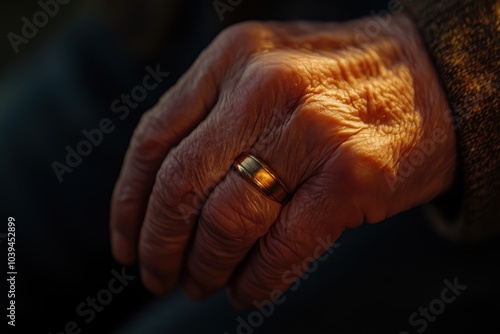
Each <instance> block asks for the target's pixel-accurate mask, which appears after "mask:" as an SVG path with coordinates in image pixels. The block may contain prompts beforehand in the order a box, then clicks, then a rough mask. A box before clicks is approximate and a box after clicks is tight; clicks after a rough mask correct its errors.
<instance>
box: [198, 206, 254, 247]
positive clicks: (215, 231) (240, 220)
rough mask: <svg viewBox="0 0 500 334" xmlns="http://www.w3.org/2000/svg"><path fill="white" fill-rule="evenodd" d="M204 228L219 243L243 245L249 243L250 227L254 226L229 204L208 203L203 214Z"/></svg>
mask: <svg viewBox="0 0 500 334" xmlns="http://www.w3.org/2000/svg"><path fill="white" fill-rule="evenodd" d="M201 220H202V221H203V228H205V229H206V231H207V232H208V233H210V234H211V235H212V236H213V238H214V239H215V240H216V241H217V242H221V243H223V244H228V243H231V244H233V245H234V244H241V243H246V242H248V239H249V236H248V234H247V232H248V226H249V225H251V224H252V222H250V221H249V220H248V218H246V217H245V216H244V215H242V214H239V213H237V211H236V210H235V208H234V207H233V206H232V205H229V204H228V203H221V202H220V201H216V202H215V203H214V201H208V202H207V203H206V205H205V206H204V207H203V210H202V213H201Z"/></svg>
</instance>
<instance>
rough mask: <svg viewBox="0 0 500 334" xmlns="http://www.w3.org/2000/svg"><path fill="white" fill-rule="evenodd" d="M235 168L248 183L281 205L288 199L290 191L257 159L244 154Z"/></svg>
mask: <svg viewBox="0 0 500 334" xmlns="http://www.w3.org/2000/svg"><path fill="white" fill-rule="evenodd" d="M233 166H234V167H235V168H236V170H237V171H238V172H239V173H240V175H242V176H243V177H244V178H245V179H246V180H247V181H249V182H250V183H251V184H252V185H254V186H255V187H256V188H257V189H259V190H260V191H261V192H263V193H264V194H265V195H266V196H268V197H271V198H272V199H274V200H275V201H277V202H279V203H284V202H286V201H287V199H288V189H287V187H286V186H285V184H284V183H283V182H282V181H281V180H280V179H279V178H278V177H277V176H276V174H275V173H274V172H273V171H272V170H271V168H269V166H267V165H266V164H265V163H264V162H262V161H261V160H260V159H258V158H257V157H255V156H253V155H251V154H248V153H243V154H242V155H240V156H239V157H238V158H236V160H234V163H233Z"/></svg>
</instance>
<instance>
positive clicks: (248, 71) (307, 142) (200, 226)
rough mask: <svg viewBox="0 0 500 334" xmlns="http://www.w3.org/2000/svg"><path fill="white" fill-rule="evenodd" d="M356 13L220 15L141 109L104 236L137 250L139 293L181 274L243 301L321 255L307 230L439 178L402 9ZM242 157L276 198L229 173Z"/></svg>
mask: <svg viewBox="0 0 500 334" xmlns="http://www.w3.org/2000/svg"><path fill="white" fill-rule="evenodd" d="M370 20H374V19H373V18H363V19H360V20H356V21H351V22H347V23H342V24H335V23H316V22H290V23H274V22H266V23H261V22H247V23H241V24H238V25H235V26H232V27H230V28H228V29H226V30H225V31H223V32H222V33H221V34H220V35H219V36H218V37H217V38H216V39H215V40H214V41H213V42H212V44H211V45H209V46H208V48H207V49H206V50H205V51H204V52H203V53H202V54H201V55H200V56H199V58H198V59H197V61H196V62H195V63H194V64H193V65H192V67H191V68H190V69H189V70H188V71H187V72H186V73H185V74H184V76H182V78H181V79H180V80H179V81H178V82H177V83H176V85H175V86H174V87H172V88H171V89H170V90H169V91H167V92H166V93H165V95H164V96H163V97H162V98H161V100H160V101H159V102H158V104H157V105H156V106H155V107H154V108H153V109H152V110H150V111H149V112H147V113H146V114H145V115H144V116H143V118H142V120H141V122H140V124H139V126H138V127H137V129H136V131H135V133H134V136H133V138H132V140H131V143H130V147H129V150H128V152H127V155H126V158H125V161H124V165H123V168H122V171H121V175H120V178H119V180H118V182H117V184H116V188H115V191H114V194H113V199H112V212H111V234H112V248H113V253H114V256H115V258H116V259H117V260H118V261H119V262H121V263H123V264H132V263H134V262H136V261H138V262H139V264H140V267H141V276H142V280H143V282H144V285H145V286H146V287H147V288H148V289H149V290H150V291H151V292H153V293H156V294H165V293H168V292H169V291H170V290H171V289H172V288H173V287H174V285H175V284H176V283H178V282H181V284H182V286H183V287H184V290H185V291H186V293H187V294H188V295H189V296H190V297H191V298H194V299H199V298H205V297H208V296H209V295H211V294H212V293H214V292H215V291H217V290H218V289H220V288H222V287H225V286H226V287H227V291H228V294H229V297H230V300H231V301H232V303H233V304H234V305H235V306H237V307H239V308H251V307H253V303H254V301H262V300H272V299H275V298H277V297H278V296H279V293H280V292H283V291H285V290H286V288H287V287H288V286H289V285H290V284H291V282H290V280H289V279H285V277H284V274H285V273H286V272H289V271H290V270H291V269H292V268H294V266H297V265H301V264H302V263H303V261H304V259H306V258H308V257H318V254H319V255H321V253H322V252H324V251H326V247H325V246H324V243H321V242H319V241H318V240H319V239H320V238H321V240H328V242H329V243H330V244H332V243H333V242H334V241H335V239H336V238H337V237H338V236H339V235H340V234H341V233H342V231H344V230H345V229H347V228H354V227H356V226H359V225H360V224H362V223H363V222H368V223H377V222H380V221H382V220H384V219H385V218H387V217H389V216H392V215H394V214H396V213H399V212H401V211H404V210H407V209H409V208H411V207H414V206H416V205H419V204H422V203H425V202H427V201H430V200H431V199H433V198H434V197H436V196H438V195H439V194H442V193H443V192H445V191H446V190H447V189H448V188H449V187H450V186H451V184H452V182H453V179H454V174H455V164H456V161H455V160H456V157H455V156H456V152H455V151H456V149H455V145H456V144H455V137H454V129H453V122H452V119H451V114H450V111H449V107H448V104H447V101H446V97H445V94H444V92H443V90H442V88H441V86H440V83H439V80H438V77H437V75H436V73H435V70H434V68H433V65H432V63H431V61H430V59H429V58H428V56H427V54H426V52H425V48H424V45H423V44H422V42H421V40H420V37H419V36H418V33H417V31H416V29H415V27H414V26H413V25H412V23H411V22H410V20H409V19H408V18H407V17H405V16H404V15H398V16H394V17H392V19H391V20H390V22H389V23H388V24H387V26H385V27H381V28H380V30H379V31H377V32H376V33H375V32H374V31H369V33H366V34H363V35H362V36H360V35H359V28H361V29H364V27H365V26H366V23H368V22H369V21H370ZM243 152H250V153H251V154H254V155H255V156H257V157H259V158H260V159H262V160H263V161H265V162H266V163H267V164H268V165H269V166H270V167H271V168H272V169H273V171H274V172H275V173H276V174H277V175H278V176H279V177H280V178H281V179H282V180H283V182H284V183H285V184H286V185H287V187H288V188H289V189H291V190H292V191H293V195H292V197H291V199H290V201H289V202H287V203H285V204H284V205H281V204H279V203H277V202H275V201H273V200H272V199H270V198H268V197H266V196H265V195H263V194H262V193H261V192H259V191H258V190H257V189H255V188H254V187H252V186H251V185H250V184H249V183H248V182H247V181H246V180H244V179H243V178H242V177H241V176H240V175H239V174H238V173H237V172H236V171H235V170H234V168H232V163H233V161H234V160H235V159H236V158H237V157H238V156H239V155H240V154H241V153H243ZM318 247H321V248H318ZM318 249H320V252H319V253H318ZM301 268H302V267H301Z"/></svg>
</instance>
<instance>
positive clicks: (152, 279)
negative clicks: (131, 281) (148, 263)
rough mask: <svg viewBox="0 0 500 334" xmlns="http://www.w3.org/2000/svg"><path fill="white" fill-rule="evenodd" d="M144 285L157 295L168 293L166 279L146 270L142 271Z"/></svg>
mask: <svg viewBox="0 0 500 334" xmlns="http://www.w3.org/2000/svg"><path fill="white" fill-rule="evenodd" d="M141 277H142V283H143V284H144V286H145V287H146V288H147V289H148V290H149V291H151V292H152V293H153V294H155V295H163V294H166V293H167V292H168V287H167V284H166V282H165V280H164V279H162V278H161V277H159V276H158V275H156V274H154V273H152V272H150V271H149V270H146V269H141Z"/></svg>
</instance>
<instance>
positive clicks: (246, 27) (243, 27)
mask: <svg viewBox="0 0 500 334" xmlns="http://www.w3.org/2000/svg"><path fill="white" fill-rule="evenodd" d="M265 32H267V33H268V34H270V33H271V31H270V30H269V29H268V28H267V27H266V25H265V24H264V23H260V22H256V21H247V22H241V23H237V24H233V25H231V26H229V27H227V28H225V29H224V30H223V31H222V32H221V33H220V34H219V35H218V37H217V39H216V40H218V41H222V42H223V43H228V44H229V45H233V43H235V44H238V45H240V46H242V42H243V46H245V45H247V46H249V45H255V44H257V43H256V42H257V41H259V40H261V39H263V38H264V37H265V35H263V33H265Z"/></svg>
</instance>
